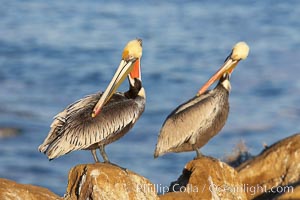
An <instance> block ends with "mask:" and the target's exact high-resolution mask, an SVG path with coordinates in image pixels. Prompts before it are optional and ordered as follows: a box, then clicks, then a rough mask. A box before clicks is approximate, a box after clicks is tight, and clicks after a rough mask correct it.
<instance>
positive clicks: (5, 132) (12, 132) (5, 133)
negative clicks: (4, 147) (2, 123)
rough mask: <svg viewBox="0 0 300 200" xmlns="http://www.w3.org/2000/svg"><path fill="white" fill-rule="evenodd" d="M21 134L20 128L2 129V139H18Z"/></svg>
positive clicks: (0, 136)
mask: <svg viewBox="0 0 300 200" xmlns="http://www.w3.org/2000/svg"><path fill="white" fill-rule="evenodd" d="M20 134H21V130H20V129H18V128H9V127H0V139H1V138H8V137H16V136H18V135H20Z"/></svg>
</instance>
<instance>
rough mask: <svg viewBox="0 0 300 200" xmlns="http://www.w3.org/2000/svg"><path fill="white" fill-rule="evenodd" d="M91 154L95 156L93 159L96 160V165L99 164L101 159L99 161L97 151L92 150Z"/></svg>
mask: <svg viewBox="0 0 300 200" xmlns="http://www.w3.org/2000/svg"><path fill="white" fill-rule="evenodd" d="M91 152H92V155H93V158H94V160H95V162H96V163H97V162H99V159H98V157H97V153H96V150H95V149H92V150H91Z"/></svg>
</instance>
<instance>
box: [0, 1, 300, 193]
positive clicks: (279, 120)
mask: <svg viewBox="0 0 300 200" xmlns="http://www.w3.org/2000/svg"><path fill="white" fill-rule="evenodd" d="M0 13H1V14H0V15H1V21H0V127H16V128H18V129H20V130H21V134H20V135H18V136H16V137H11V138H2V139H0V177H2V178H9V179H12V180H15V181H18V182H20V183H26V184H34V185H40V186H43V187H47V188H49V189H50V190H52V191H53V192H55V193H57V194H58V195H61V196H62V195H63V194H64V193H65V189H66V186H67V176H68V171H69V170H70V168H72V167H73V166H75V165H77V164H81V163H92V162H93V158H92V156H91V154H90V152H89V151H77V152H73V153H70V154H68V155H65V156H63V157H60V158H58V159H56V160H53V161H51V162H49V161H48V160H47V158H46V156H45V155H43V154H41V153H39V152H38V150H37V148H38V146H39V145H40V144H41V143H42V141H43V139H44V138H45V137H46V135H47V133H48V131H49V125H50V123H51V122H52V118H53V116H55V114H57V113H58V112H59V111H61V110H62V109H64V108H65V107H66V106H67V105H68V104H70V103H72V102H73V101H75V100H77V99H79V98H82V97H83V96H85V95H87V94H91V93H94V92H97V91H102V90H104V89H105V88H106V86H107V84H108V82H109V80H110V79H111V77H112V75H113V73H114V72H115V69H116V68H117V66H118V64H119V62H120V58H121V53H122V50H123V48H124V46H125V45H126V43H127V42H128V41H129V40H132V39H134V38H136V37H139V38H142V39H143V58H142V80H143V85H144V87H145V89H146V95H147V104H146V110H145V112H144V114H143V115H142V117H141V118H140V120H139V121H138V122H137V123H136V125H135V127H134V128H133V129H132V130H131V131H130V132H129V133H128V134H127V135H126V136H125V137H123V138H121V139H120V140H118V141H117V142H115V143H113V144H111V145H109V146H107V147H106V151H107V153H108V155H109V158H110V160H111V161H112V162H114V163H117V164H119V165H120V166H122V167H125V168H128V169H130V170H132V171H135V172H137V173H139V174H141V175H143V176H145V177H147V178H148V179H150V181H151V182H153V183H155V184H161V185H169V183H170V182H171V181H173V180H175V179H177V177H178V176H179V174H180V173H181V170H182V168H183V167H184V165H185V163H186V162H188V161H189V160H191V159H193V157H194V156H195V153H194V152H190V153H180V154H167V155H165V156H163V157H160V158H158V159H155V160H154V159H153V151H154V148H155V144H156V140H157V135H158V133H159V130H160V127H161V125H162V123H163V121H164V119H165V118H166V116H167V115H168V114H169V113H170V112H171V111H172V110H173V109H174V108H175V107H176V106H177V105H179V104H181V103H183V102H184V101H186V100H187V99H189V98H191V97H192V96H193V95H195V94H196V92H197V91H198V89H199V88H200V87H201V86H202V84H204V82H205V81H206V80H207V79H208V78H209V77H210V76H211V75H212V74H213V73H214V72H215V71H216V70H217V69H218V68H219V66H220V65H221V64H222V63H223V61H224V59H225V58H226V57H227V55H228V54H229V53H230V51H231V48H232V47H233V45H234V44H235V43H236V42H238V41H246V42H247V43H248V44H249V46H250V54H249V57H248V59H247V60H245V61H241V62H240V64H239V66H238V67H237V68H236V69H235V71H234V73H233V75H232V77H231V78H232V79H231V85H232V91H231V94H230V106H231V110H230V114H229V118H228V121H227V123H226V125H225V127H224V128H223V130H222V131H221V132H220V133H219V135H217V136H216V137H215V138H213V139H212V140H211V141H210V142H209V143H208V144H207V145H206V146H205V147H203V148H202V149H201V151H202V153H204V154H205V155H210V156H214V157H216V158H219V159H222V158H224V156H226V155H228V154H230V152H231V151H232V150H233V149H234V147H235V145H236V144H237V143H238V142H239V141H241V140H243V141H245V143H246V145H247V146H248V148H249V150H250V152H251V153H253V154H257V153H259V152H260V151H261V150H262V148H263V146H262V144H263V143H266V144H272V143H274V142H276V141H277V140H279V139H282V138H285V137H287V136H289V135H292V134H294V133H296V132H299V131H300V123H299V120H300V106H299V102H300V95H299V94H300V79H299V74H300V64H299V63H300V34H299V33H300V21H299V17H300V3H299V2H298V1H282V2H279V3H275V2H274V1H271V0H268V1H256V2H254V1H244V2H241V1H235V0H234V1H225V0H224V1H218V2H216V1H208V0H204V1H196V0H192V1H185V2H184V3H183V2H181V1H153V2H148V1H141V2H133V1H114V2H106V1H95V0H90V1H75V0H74V1H47V2H45V1H35V0H29V1H21V0H4V1H2V2H1V6H0ZM127 87H128V86H127V82H124V84H123V85H122V86H121V87H120V91H124V90H127Z"/></svg>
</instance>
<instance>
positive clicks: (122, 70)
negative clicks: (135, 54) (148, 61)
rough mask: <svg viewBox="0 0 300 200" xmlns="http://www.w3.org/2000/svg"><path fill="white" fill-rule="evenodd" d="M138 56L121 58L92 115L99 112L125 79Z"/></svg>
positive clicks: (94, 115)
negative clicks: (127, 58) (126, 58)
mask: <svg viewBox="0 0 300 200" xmlns="http://www.w3.org/2000/svg"><path fill="white" fill-rule="evenodd" d="M138 60H139V58H132V59H130V60H128V61H127V60H125V59H122V60H121V63H120V65H119V67H118V69H117V71H116V73H115V75H114V76H113V78H112V79H111V81H110V83H109V85H108V87H107V88H106V90H105V91H104V93H103V95H102V96H101V98H100V99H99V101H98V102H97V104H96V106H95V107H94V109H93V113H92V117H96V116H97V115H98V114H99V113H100V112H101V109H102V107H103V106H104V105H105V104H106V103H107V102H108V101H109V99H110V98H111V96H112V95H113V94H114V93H115V92H116V90H117V89H118V88H119V86H120V85H121V83H122V82H123V81H124V80H125V78H126V76H127V75H128V74H129V73H130V72H131V71H133V69H134V68H135V67H134V66H135V65H139V61H138Z"/></svg>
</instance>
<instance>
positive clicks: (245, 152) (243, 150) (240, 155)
mask: <svg viewBox="0 0 300 200" xmlns="http://www.w3.org/2000/svg"><path fill="white" fill-rule="evenodd" d="M251 158H253V156H252V155H251V153H250V152H249V149H248V147H247V146H246V144H245V142H244V141H240V142H239V143H237V145H236V147H235V148H234V150H233V152H232V153H231V154H229V155H226V157H225V159H224V162H225V163H227V164H228V165H229V166H231V167H234V168H236V167H238V166H239V165H240V164H242V163H244V162H245V161H247V160H249V159H251Z"/></svg>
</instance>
